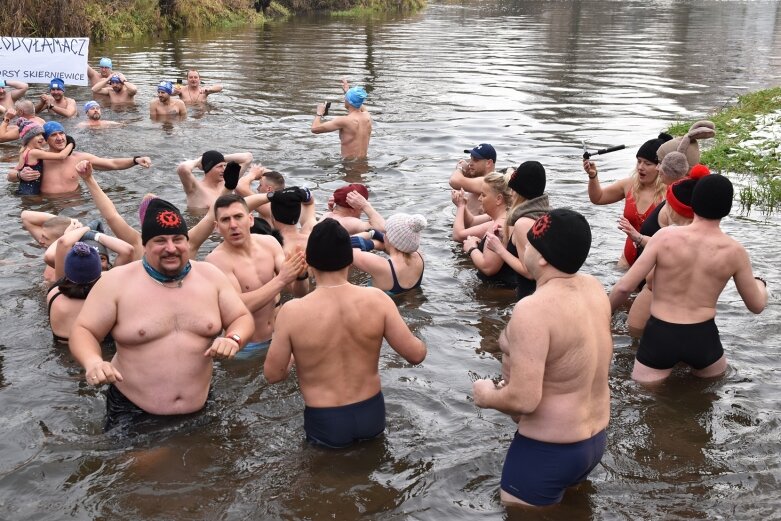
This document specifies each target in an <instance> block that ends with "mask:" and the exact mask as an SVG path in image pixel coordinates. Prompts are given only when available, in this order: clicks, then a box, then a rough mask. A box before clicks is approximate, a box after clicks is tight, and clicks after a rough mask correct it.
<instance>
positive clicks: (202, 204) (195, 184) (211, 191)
mask: <svg viewBox="0 0 781 521" xmlns="http://www.w3.org/2000/svg"><path fill="white" fill-rule="evenodd" d="M230 162H234V163H238V165H239V167H240V169H239V172H238V175H239V176H241V175H242V174H243V173H244V171H245V170H246V169H247V167H249V165H250V163H252V154H251V153H250V152H237V153H235V154H228V155H227V156H223V155H222V153H220V152H217V151H216V150H207V151H206V152H204V153H203V154H202V155H201V157H197V158H195V159H190V160H189V161H183V162H181V163H179V166H177V167H176V174H177V175H178V176H179V180H180V181H181V182H182V187H183V188H184V193H185V195H186V196H187V207H188V208H191V209H201V210H202V209H204V208H209V207H210V206H211V205H212V203H214V201H216V200H217V198H218V197H219V196H220V195H222V193H223V190H224V189H225V168H226V167H227V166H228V163H230ZM196 168H200V169H202V170H203V172H204V175H203V179H200V180H199V179H197V178H196V177H195V174H193V170H194V169H196ZM237 179H238V178H237ZM235 186H236V185H235V184H234V185H233V187H235Z"/></svg>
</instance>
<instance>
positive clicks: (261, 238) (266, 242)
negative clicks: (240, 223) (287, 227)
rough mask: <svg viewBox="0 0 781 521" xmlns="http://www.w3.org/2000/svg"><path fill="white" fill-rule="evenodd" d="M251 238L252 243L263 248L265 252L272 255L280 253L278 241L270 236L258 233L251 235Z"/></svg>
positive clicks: (280, 246)
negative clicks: (270, 252)
mask: <svg viewBox="0 0 781 521" xmlns="http://www.w3.org/2000/svg"><path fill="white" fill-rule="evenodd" d="M251 237H252V241H253V242H254V243H255V244H257V245H259V246H261V247H263V248H265V249H267V250H271V251H272V252H274V253H277V252H282V245H281V244H279V241H278V240H276V239H275V238H274V237H272V236H271V235H263V234H259V233H253V234H252V235H251Z"/></svg>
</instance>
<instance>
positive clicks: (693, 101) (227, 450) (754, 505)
mask: <svg viewBox="0 0 781 521" xmlns="http://www.w3.org/2000/svg"><path fill="white" fill-rule="evenodd" d="M778 21H779V4H778V3H777V2H732V1H718V2H715V1H697V2H694V1H681V2H669V1H655V0H644V1H642V2H641V1H633V0H627V1H558V2H542V1H529V2H509V1H508V2H504V1H486V2H482V1H481V2H478V1H470V0H465V1H463V2H452V3H443V2H433V3H431V4H430V5H429V6H428V7H427V8H426V9H425V10H424V11H422V12H420V13H416V14H410V15H391V16H376V17H372V18H361V19H352V18H337V17H333V18H329V17H326V16H321V15H313V16H310V17H298V18H295V19H292V20H289V21H287V22H279V23H271V24H268V25H267V26H265V27H263V28H246V29H243V28H239V29H224V30H207V31H199V32H193V33H188V34H184V35H178V36H176V37H163V38H160V39H156V38H149V39H148V40H144V41H132V42H123V41H117V42H111V43H108V44H106V45H104V46H100V47H97V48H93V49H92V56H93V59H92V60H91V61H92V62H96V61H97V57H98V56H101V55H108V56H111V57H112V58H113V60H114V64H115V69H116V70H118V71H121V72H123V73H125V75H126V76H127V77H128V78H129V79H130V80H131V81H133V82H134V83H135V84H136V85H138V86H139V94H138V96H137V100H138V106H137V107H135V108H130V109H124V110H111V109H106V110H104V117H105V118H107V119H117V120H121V121H123V122H125V123H126V125H125V126H124V127H123V128H122V129H119V130H105V131H101V132H90V131H85V130H77V129H72V128H73V127H74V126H75V120H74V121H68V122H65V124H66V126H67V127H68V128H69V129H72V130H71V133H72V134H73V135H74V136H75V137H76V140H77V142H78V143H79V148H80V149H82V150H85V151H89V152H92V153H95V154H98V155H102V156H107V157H114V156H130V155H140V154H148V155H150V156H151V157H152V158H153V161H154V166H153V167H152V168H151V169H150V170H148V171H142V170H141V169H139V168H135V169H133V170H128V171H122V172H116V173H101V174H98V175H99V177H98V179H99V181H100V183H101V184H102V186H103V187H104V189H105V190H106V191H107V192H108V193H109V195H110V196H111V197H112V199H113V200H114V201H115V202H116V204H117V206H118V207H119V209H120V211H121V213H123V214H124V215H125V216H126V217H127V218H128V219H129V221H130V222H131V223H135V222H137V221H136V217H135V215H136V207H137V203H138V200H139V198H140V197H141V195H143V194H144V193H145V192H147V191H153V192H155V193H157V194H159V195H161V196H163V197H165V198H167V199H169V200H171V201H173V202H175V203H177V204H179V205H180V206H183V205H184V195H183V192H182V190H181V187H180V185H179V181H178V178H177V176H176V174H175V167H176V164H177V163H178V162H179V161H181V160H184V159H189V158H192V157H196V156H198V155H200V154H201V153H202V152H203V151H205V150H207V149H218V150H221V151H223V152H226V153H227V152H234V151H245V150H249V151H251V152H252V153H253V154H254V156H255V158H256V160H259V161H262V162H263V164H265V165H268V166H270V167H272V168H276V169H278V170H280V171H282V172H284V173H285V174H286V177H287V179H288V182H289V184H306V185H307V186H309V187H311V188H312V190H313V192H314V194H315V196H316V197H317V198H318V200H319V201H320V205H321V206H320V208H321V209H322V207H323V201H325V199H326V198H327V196H328V194H329V193H330V191H332V190H333V189H334V188H336V187H338V186H341V185H342V184H343V183H344V182H345V181H360V182H364V183H366V184H367V185H368V186H369V187H370V189H371V201H372V202H373V203H374V206H375V208H377V209H378V210H379V211H380V212H381V213H382V214H384V215H385V216H388V215H390V214H391V213H393V212H396V211H414V212H421V213H424V214H425V215H426V216H427V217H428V219H429V226H428V228H427V229H426V230H425V233H424V237H423V241H422V250H423V252H424V253H425V255H426V258H427V266H426V275H425V280H424V283H423V288H422V291H420V292H419V293H416V294H412V295H408V296H406V297H402V298H400V299H399V301H398V304H399V308H400V310H401V312H402V314H403V316H404V318H405V320H406V321H407V322H408V323H409V324H410V326H411V327H412V328H413V330H414V332H415V333H416V334H417V335H419V336H420V337H421V338H423V339H424V340H425V342H426V343H427V345H428V348H429V354H428V358H427V359H426V361H425V362H424V363H423V364H422V365H420V366H419V367H409V366H408V365H407V364H405V363H402V362H401V361H400V359H399V358H398V357H396V356H395V355H394V354H393V353H392V352H391V351H390V350H389V349H387V350H386V351H384V352H383V356H382V357H381V362H380V363H381V372H382V381H383V386H384V392H385V396H386V401H387V409H388V413H387V417H388V429H387V435H386V436H385V437H384V439H382V440H377V441H374V442H370V443H365V444H363V445H360V446H358V447H356V448H354V449H350V450H348V451H344V452H338V453H335V452H328V451H322V450H318V449H314V448H312V447H309V446H308V445H307V444H306V443H305V442H304V441H303V440H302V424H303V418H302V409H303V403H302V400H301V398H300V395H299V393H298V390H297V385H296V382H295V380H294V379H291V380H289V381H286V382H285V383H283V384H280V385H277V386H273V387H271V386H269V385H267V383H266V382H265V380H264V379H263V377H262V371H261V367H260V363H259V362H256V363H238V362H223V363H218V364H217V365H216V370H215V377H214V385H213V387H214V390H213V394H214V399H213V402H214V403H213V404H212V406H211V407H210V408H209V410H208V412H207V413H205V414H203V415H202V416H201V417H200V418H199V419H198V420H197V421H193V422H192V423H186V424H185V425H183V426H179V428H176V429H170V430H163V431H162V432H159V433H156V434H152V435H144V436H140V437H138V438H135V439H133V440H127V439H118V438H116V437H112V436H106V435H104V434H103V433H102V432H101V427H102V421H103V414H104V398H103V396H102V394H100V392H99V391H98V390H96V389H94V388H92V387H89V386H87V385H85V384H84V382H83V380H82V372H81V371H80V369H79V367H78V366H77V365H76V364H75V363H74V362H73V361H72V360H71V359H70V356H69V354H68V352H67V351H66V350H63V349H62V348H59V347H56V346H54V345H53V344H52V341H51V334H50V332H49V330H48V328H47V320H46V310H45V305H44V289H43V285H42V284H41V283H40V274H41V271H42V266H41V260H40V257H41V253H42V252H41V250H40V249H39V248H38V247H37V246H36V245H35V243H34V242H33V241H32V240H31V239H30V238H29V237H28V236H27V234H26V233H25V232H24V231H23V230H21V227H20V225H19V213H20V211H21V210H23V209H26V208H32V209H42V210H47V211H53V212H64V213H65V214H66V215H69V216H77V217H82V218H89V217H94V216H96V212H95V210H94V209H93V207H92V205H91V203H90V200H89V196H88V194H86V195H84V194H80V195H78V196H69V197H65V198H59V199H48V200H43V201H41V200H34V199H24V200H21V199H19V198H18V197H16V196H14V195H13V187H12V186H8V187H7V188H6V197H5V199H3V200H2V201H0V214H2V215H3V216H4V218H5V221H6V230H7V233H6V234H5V235H3V236H2V237H1V238H0V252H1V257H2V261H0V262H1V263H2V264H0V270H2V279H1V282H0V286H1V287H2V290H3V293H4V294H5V298H4V299H3V300H2V303H0V306H1V308H2V314H1V315H0V330H2V331H3V334H2V343H1V344H0V408H1V409H2V411H3V422H2V425H0V518H2V519H9V520H36V521H41V520H59V519H64V518H72V519H83V520H97V519H144V520H152V519H166V520H190V519H192V520H196V519H198V520H200V519H209V520H212V519H225V520H234V519H326V518H328V519H358V518H361V519H469V520H471V519H502V518H508V519H521V518H523V519H562V520H564V519H567V520H569V519H589V518H593V519H662V518H664V519H724V518H735V519H760V518H765V519H773V518H775V519H778V518H779V517H778V514H777V513H776V512H777V510H778V507H779V502H780V501H779V478H781V469H780V465H779V456H778V454H779V452H781V443H780V442H779V432H781V428H780V425H779V423H780V421H779V420H780V418H779V406H778V403H779V402H778V396H779V395H780V394H781V384H779V374H781V363H779V357H778V356H777V353H776V349H777V347H778V346H779V344H780V343H781V342H779V337H780V335H779V327H778V325H777V324H778V318H779V313H778V308H777V298H776V297H775V296H771V303H770V307H769V309H767V310H766V311H765V312H764V313H763V314H761V315H758V316H755V315H752V314H750V313H749V312H748V311H747V310H746V309H745V307H744V306H743V303H742V301H741V300H740V298H739V296H738V295H737V292H736V291H735V288H734V286H733V285H732V284H730V285H728V287H727V289H726V290H725V292H724V293H723V295H722V298H721V299H720V302H719V309H718V317H717V322H718V325H719V327H720V329H721V334H722V340H723V342H724V344H725V348H726V351H727V353H728V357H729V359H730V362H731V368H730V370H729V372H728V373H727V375H726V376H725V377H723V378H720V379H717V380H714V381H694V380H692V379H690V378H687V377H686V376H685V375H684V374H683V373H676V374H675V375H674V376H673V377H672V378H671V379H670V380H669V381H668V382H667V383H666V384H664V386H663V387H662V388H661V389H660V390H658V391H654V392H651V391H648V390H645V389H643V388H641V387H639V386H637V385H635V384H634V383H632V381H631V379H630V373H631V367H632V361H633V353H634V344H633V341H632V339H631V338H630V337H629V336H628V335H627V333H626V325H625V312H621V313H618V314H617V315H616V318H615V319H614V341H615V356H614V362H613V367H612V369H611V372H610V380H611V388H612V392H613V402H612V412H613V414H612V421H611V425H610V428H609V441H608V449H607V452H606V454H605V457H604V458H603V460H602V464H601V465H600V466H598V467H597V468H596V469H595V471H594V472H593V473H592V475H591V477H590V480H589V481H588V482H587V483H586V484H584V485H583V486H581V487H579V488H578V489H576V490H573V491H571V492H568V493H567V494H566V495H565V498H564V501H563V503H562V504H561V505H560V506H557V507H553V508H550V509H546V510H544V511H543V512H527V511H521V512H513V511H510V512H508V511H506V510H505V509H504V508H503V507H502V506H501V505H500V504H499V501H498V483H499V475H500V472H501V466H502V462H503V458H504V454H505V452H506V450H507V447H508V445H509V443H510V441H511V439H512V435H513V430H514V426H513V424H512V422H511V420H510V419H509V418H508V417H506V416H503V415H501V414H499V413H497V412H495V411H480V410H478V409H476V408H475V407H474V405H473V403H472V401H471V384H472V381H473V380H475V379H476V378H479V377H485V376H487V377H494V376H497V375H498V374H499V370H500V367H499V365H500V364H499V359H498V355H497V351H498V348H497V341H496V339H497V336H498V334H499V332H500V331H501V329H502V328H503V327H504V325H505V323H506V322H507V320H508V318H509V315H510V312H511V309H512V304H513V302H512V298H511V295H509V294H508V293H507V292H504V291H499V290H490V289H487V288H484V287H481V286H480V284H479V283H478V281H477V279H476V277H475V274H474V270H473V269H472V268H471V267H470V265H469V262H468V261H466V260H465V259H464V257H463V256H462V254H461V253H460V248H459V247H456V246H455V245H454V243H453V242H451V241H450V240H449V238H448V237H449V230H450V226H451V223H452V218H453V215H454V207H453V206H452V204H451V203H450V197H449V191H448V187H447V178H448V176H449V174H450V172H451V170H452V167H453V166H454V164H455V162H456V161H457V160H458V159H459V158H462V157H464V154H462V151H463V150H464V149H465V148H471V147H472V146H474V145H476V144H477V143H480V142H490V143H492V144H493V145H494V146H495V147H496V149H497V151H498V165H499V166H500V167H506V166H510V165H517V164H518V163H519V162H521V161H524V160H529V159H536V160H539V161H541V162H542V163H543V164H544V165H545V166H546V168H547V171H548V192H549V194H550V196H551V199H552V203H553V205H554V206H569V207H573V208H575V209H577V210H579V211H581V212H582V213H584V214H585V215H586V216H587V218H588V219H589V221H590V223H591V225H592V227H593V231H594V233H593V235H594V243H593V247H592V251H591V254H590V257H589V259H588V261H587V262H586V265H585V266H584V268H583V269H584V270H585V271H586V272H589V273H592V274H594V275H595V276H597V277H598V278H599V279H600V280H601V281H602V282H603V284H604V285H605V287H606V288H609V287H611V286H612V284H613V283H614V282H615V281H616V280H617V279H618V278H619V277H620V275H621V272H619V271H618V270H617V269H616V268H615V261H616V259H617V258H618V256H619V254H620V250H621V247H622V243H623V236H622V234H621V232H620V231H618V230H617V228H616V219H617V217H618V215H619V213H620V211H621V205H620V204H619V205H613V206H608V207H596V206H593V205H591V204H590V203H589V202H588V197H587V194H586V179H585V175H584V173H583V172H582V170H581V168H580V156H581V154H582V148H581V145H580V142H581V140H586V141H587V142H588V143H589V144H590V145H591V147H592V148H596V147H598V146H600V147H601V146H607V145H614V144H621V143H623V144H627V145H629V150H626V151H622V152H616V153H613V154H610V155H606V156H603V157H602V158H599V160H598V161H599V165H600V174H601V178H602V179H603V181H608V180H615V179H618V178H620V177H623V176H626V175H628V174H629V172H630V170H631V168H632V166H633V161H634V151H635V150H636V148H637V146H639V144H640V143H642V142H643V141H645V140H646V139H650V138H652V137H655V135H656V134H657V133H658V132H659V131H660V130H662V129H663V128H665V127H666V126H667V125H668V124H669V123H671V122H673V121H676V120H679V119H685V118H687V119H688V118H693V117H698V116H699V115H701V114H705V113H707V112H708V111H709V110H711V109H712V108H714V107H720V106H722V105H724V104H725V103H727V102H729V101H731V100H734V99H735V96H736V95H738V94H741V93H744V92H747V91H749V90H752V89H758V88H763V87H767V86H771V85H774V84H777V83H778V81H779V77H781V67H779V65H781V24H779V23H778ZM188 67H197V68H198V69H199V70H200V71H201V74H202V76H203V80H204V83H206V84H210V83H215V82H219V83H222V84H223V85H224V87H225V91H224V92H223V93H222V94H216V95H213V96H212V97H211V98H210V99H211V100H212V104H211V105H210V106H209V107H207V108H206V109H205V110H193V109H191V111H190V117H189V118H188V119H187V120H186V121H183V122H177V123H173V124H171V123H160V122H152V121H150V120H149V117H148V116H147V104H148V101H149V100H150V99H152V97H153V96H154V94H155V85H156V83H157V82H158V81H160V80H161V79H175V78H178V77H183V76H184V75H185V73H186V70H187V68H188ZM342 76H346V77H348V78H349V79H350V80H351V81H352V82H353V83H355V84H363V85H365V86H366V88H367V91H368V92H369V101H368V106H369V109H370V110H371V112H372V114H373V115H374V135H373V138H372V143H371V147H370V159H369V161H368V162H367V163H357V164H355V163H353V164H343V163H342V162H341V161H340V159H339V157H338V149H339V146H338V139H337V137H336V135H335V134H328V135H320V136H315V135H313V134H311V133H310V132H309V126H310V124H311V120H312V117H313V115H314V113H315V106H316V104H317V103H318V102H319V101H322V100H332V101H334V102H335V103H334V107H333V108H334V109H337V110H333V111H332V112H333V113H336V114H338V113H340V110H341V109H339V108H338V105H339V103H338V101H339V99H340V92H341V91H340V87H339V81H338V80H339V78H340V77H342ZM38 92H40V86H34V87H33V89H32V91H31V93H38ZM68 94H69V95H71V96H74V97H75V98H76V99H77V101H78V102H79V105H80V106H81V105H82V104H83V103H84V102H85V101H87V100H88V99H90V98H89V94H88V91H87V90H86V89H85V88H73V89H70V90H69V92H68ZM82 117H83V116H82ZM15 150H16V145H11V144H6V145H2V146H0V159H2V161H3V164H2V165H0V166H2V167H6V166H8V164H10V162H11V161H13V160H14V159H12V156H13V154H14V152H15ZM734 180H735V182H736V183H738V184H743V183H746V182H749V181H748V180H746V179H742V178H734ZM734 210H735V211H734V212H733V215H732V216H731V217H729V218H727V219H725V221H724V223H723V228H724V229H725V230H726V231H727V232H728V233H730V234H731V235H733V236H734V237H737V238H739V239H740V240H741V242H742V243H743V244H744V245H745V246H746V248H747V249H748V250H749V253H750V255H751V257H752V261H753V265H754V269H755V271H756V272H757V273H759V274H762V275H763V276H765V277H766V278H767V279H768V281H769V286H770V288H771V289H772V288H776V287H778V285H779V284H780V283H781V277H780V276H779V275H778V272H777V270H776V269H775V267H776V261H777V259H778V258H779V243H778V241H777V239H772V237H776V238H777V237H778V224H779V221H778V219H777V218H775V217H771V218H766V217H765V216H763V215H762V214H761V213H752V214H748V215H746V214H740V212H739V211H738V210H739V205H738V204H737V203H736V206H735V208H734ZM189 218H190V219H191V220H193V221H194V220H195V219H196V216H189ZM213 246H214V242H210V243H207V244H206V245H205V246H204V248H203V250H202V252H201V254H202V255H203V254H204V253H205V252H206V251H208V250H210V249H211V248H212V247H213ZM774 292H775V291H774ZM562 327H566V324H562Z"/></svg>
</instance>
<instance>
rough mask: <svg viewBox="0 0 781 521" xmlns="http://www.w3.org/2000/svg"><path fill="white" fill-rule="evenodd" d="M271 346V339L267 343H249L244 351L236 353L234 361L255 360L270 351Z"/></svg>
mask: <svg viewBox="0 0 781 521" xmlns="http://www.w3.org/2000/svg"><path fill="white" fill-rule="evenodd" d="M270 345H271V339H268V340H266V341H265V342H247V345H245V346H244V349H242V350H241V351H239V352H238V353H236V356H234V357H233V359H234V360H249V359H250V358H255V357H256V356H260V355H261V354H265V353H266V351H268V346H270Z"/></svg>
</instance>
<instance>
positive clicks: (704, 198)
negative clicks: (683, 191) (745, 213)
mask: <svg viewBox="0 0 781 521" xmlns="http://www.w3.org/2000/svg"><path fill="white" fill-rule="evenodd" d="M733 195H734V190H733V188H732V183H731V182H730V180H729V179H727V178H726V177H724V176H723V175H720V174H711V175H706V176H705V177H703V178H701V179H700V180H699V181H697V186H695V187H694V193H693V194H692V210H694V213H695V214H697V215H699V216H700V217H704V218H706V219H721V218H722V217H726V216H727V215H729V211H730V210H731V209H732V197H733Z"/></svg>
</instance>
